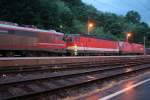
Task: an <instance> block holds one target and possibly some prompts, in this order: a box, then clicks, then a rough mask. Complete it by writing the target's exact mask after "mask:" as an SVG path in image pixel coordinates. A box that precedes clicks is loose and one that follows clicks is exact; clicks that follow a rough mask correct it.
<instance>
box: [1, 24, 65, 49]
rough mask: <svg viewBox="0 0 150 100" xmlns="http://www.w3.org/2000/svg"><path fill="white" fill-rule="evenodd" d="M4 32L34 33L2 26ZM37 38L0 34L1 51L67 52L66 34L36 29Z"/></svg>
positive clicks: (26, 29)
mask: <svg viewBox="0 0 150 100" xmlns="http://www.w3.org/2000/svg"><path fill="white" fill-rule="evenodd" d="M0 28H3V29H4V30H5V29H7V30H16V31H17V30H25V32H26V33H28V32H33V31H34V29H32V30H29V29H28V28H23V27H21V28H20V27H11V26H10V27H9V26H0ZM33 34H35V36H26V35H16V34H0V49H1V50H21V49H23V50H38V51H39V50H44V49H45V50H49V51H51V50H54V49H57V50H59V49H60V51H62V50H65V48H66V43H65V42H64V41H63V40H62V38H63V36H64V34H59V33H57V32H53V31H44V30H43V31H42V30H39V31H38V29H35V31H34V33H33Z"/></svg>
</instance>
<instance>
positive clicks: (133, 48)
mask: <svg viewBox="0 0 150 100" xmlns="http://www.w3.org/2000/svg"><path fill="white" fill-rule="evenodd" d="M120 43H122V45H120V51H121V52H122V53H123V54H135V53H140V54H143V53H144V46H143V45H141V44H136V43H128V42H120Z"/></svg>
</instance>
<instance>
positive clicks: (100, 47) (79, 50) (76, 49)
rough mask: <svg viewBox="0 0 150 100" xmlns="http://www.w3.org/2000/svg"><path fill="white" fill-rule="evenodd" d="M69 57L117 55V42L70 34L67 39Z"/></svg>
mask: <svg viewBox="0 0 150 100" xmlns="http://www.w3.org/2000/svg"><path fill="white" fill-rule="evenodd" d="M67 51H68V54H69V55H117V54H119V46H118V42H117V41H111V40H105V39H100V38H96V37H91V36H85V35H79V34H76V35H75V34H72V35H69V36H68V37H67Z"/></svg>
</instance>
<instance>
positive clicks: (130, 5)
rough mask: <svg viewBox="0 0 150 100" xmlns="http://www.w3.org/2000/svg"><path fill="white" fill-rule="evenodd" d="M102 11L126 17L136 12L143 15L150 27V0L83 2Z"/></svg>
mask: <svg viewBox="0 0 150 100" xmlns="http://www.w3.org/2000/svg"><path fill="white" fill-rule="evenodd" d="M82 1H83V2H85V3H87V4H90V5H93V6H94V7H95V8H97V9H98V10H100V11H103V12H112V13H116V14H119V15H125V14H126V13H127V12H128V11H130V10H134V11H137V12H138V13H139V14H140V15H141V19H142V21H144V22H146V23H148V24H149V26H150V0H82Z"/></svg>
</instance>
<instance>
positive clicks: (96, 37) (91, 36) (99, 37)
mask: <svg viewBox="0 0 150 100" xmlns="http://www.w3.org/2000/svg"><path fill="white" fill-rule="evenodd" d="M70 35H74V36H84V37H89V38H95V39H103V40H110V41H117V40H114V39H111V38H105V37H101V36H95V35H88V34H70Z"/></svg>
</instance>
